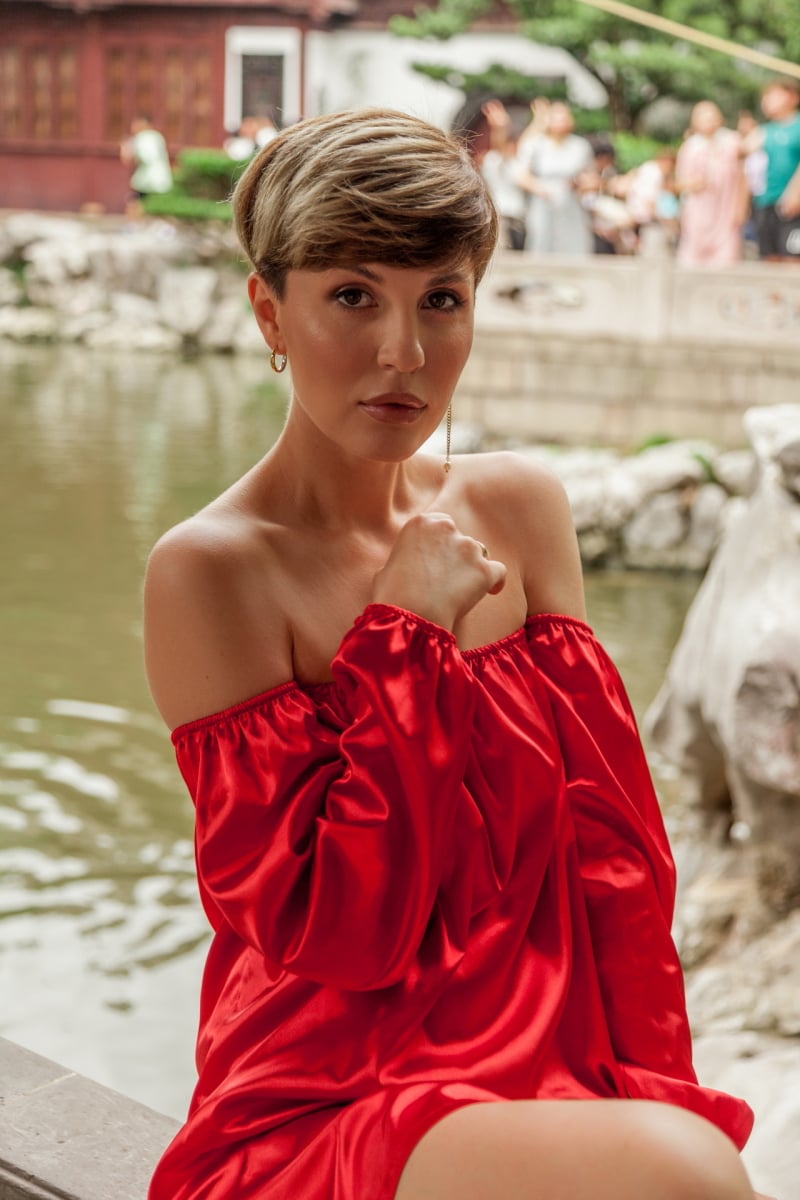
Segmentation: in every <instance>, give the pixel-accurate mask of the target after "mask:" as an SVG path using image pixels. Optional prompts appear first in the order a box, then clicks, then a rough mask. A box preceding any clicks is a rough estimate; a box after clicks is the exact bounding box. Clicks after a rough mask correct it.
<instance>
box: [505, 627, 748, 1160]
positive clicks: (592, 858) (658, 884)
mask: <svg viewBox="0 0 800 1200" xmlns="http://www.w3.org/2000/svg"><path fill="white" fill-rule="evenodd" d="M528 639H529V644H530V647H531V653H532V655H533V659H534V662H535V663H536V665H537V667H538V668H539V669H540V671H541V673H542V678H543V680H544V681H545V684H546V688H547V692H548V695H549V697H550V701H551V704H552V708H553V714H554V719H555V723H556V727H557V729H558V736H559V742H560V745H561V749H562V753H563V759H564V766H565V772H566V781H567V796H568V800H569V806H570V810H571V813H572V817H573V821H574V824H575V831H576V843H577V849H578V862H579V869H580V874H581V880H582V884H583V896H584V901H585V905H586V912H587V917H588V921H589V928H590V933H591V940H592V948H593V953H594V959H595V964H596V967H597V973H598V978H599V981H600V989H601V992H602V995H603V1003H604V1009H605V1018H606V1023H607V1025H608V1030H609V1034H610V1037H611V1042H612V1045H613V1047H614V1052H615V1055H616V1057H617V1059H618V1062H619V1063H620V1066H621V1067H622V1069H623V1073H624V1077H625V1080H626V1091H627V1092H628V1094H629V1095H630V1096H633V1097H636V1098H649V1099H653V1100H663V1101H665V1102H671V1103H674V1104H678V1105H680V1106H681V1107H684V1108H690V1109H693V1110H694V1111H696V1112H699V1113H701V1114H702V1115H704V1116H707V1117H709V1119H711V1120H713V1121H715V1122H716V1123H717V1124H719V1125H720V1126H721V1127H722V1128H723V1129H724V1130H725V1132H726V1133H727V1134H728V1136H729V1137H730V1138H731V1139H732V1140H733V1141H734V1142H735V1143H736V1144H737V1145H738V1146H739V1147H741V1146H743V1145H744V1143H745V1141H746V1140H747V1137H748V1135H749V1133H750V1129H751V1128H752V1124H753V1116H752V1113H751V1112H750V1110H749V1108H748V1107H747V1106H746V1105H743V1104H742V1103H741V1102H740V1101H735V1102H733V1103H726V1102H725V1101H730V1097H720V1096H719V1094H718V1093H714V1092H712V1091H711V1090H710V1089H707V1088H700V1087H699V1086H698V1085H697V1076H696V1075H695V1072H694V1068H693V1066H692V1043H691V1034H690V1029H689V1020H688V1017H687V1014H686V1002H685V996H684V984H683V972H682V969H681V964H680V961H679V958H678V952H677V949H676V947H675V944H674V942H673V940H672V934H671V926H672V918H673V910H674V903H675V867H674V863H673V859H672V853H671V850H670V847H669V842H668V839H667V833H666V829H665V827H664V821H663V818H662V815H661V810H660V807H659V803H658V799H657V797H656V794H655V791H654V788H653V783H652V779H651V776H650V770H649V767H648V764H647V760H646V757H645V753H644V749H643V747H642V743H641V740H640V737H639V732H638V729H637V725H636V718H635V716H634V713H633V710H632V708H631V705H630V701H629V700H628V696H627V694H626V691H625V687H624V685H623V683H622V680H621V679H620V676H619V673H618V671H617V669H616V667H615V666H614V664H613V662H612V661H611V659H610V658H609V656H608V654H607V653H606V652H605V650H604V649H603V647H602V646H601V645H600V643H599V642H598V641H597V640H596V639H595V638H594V636H593V635H592V633H591V631H590V630H589V628H588V626H586V625H583V624H582V623H581V622H576V621H570V620H566V619H562V620H558V619H557V618H551V619H546V620H541V619H539V620H537V619H536V618H533V619H531V620H529V622H528Z"/></svg>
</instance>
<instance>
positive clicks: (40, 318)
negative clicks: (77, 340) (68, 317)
mask: <svg viewBox="0 0 800 1200" xmlns="http://www.w3.org/2000/svg"><path fill="white" fill-rule="evenodd" d="M58 333H59V319H58V315H57V314H56V313H55V312H53V311H52V310H51V309H47V308H0V338H3V337H5V338H10V339H11V340H12V341H14V342H53V341H55V340H56V338H57V336H58Z"/></svg>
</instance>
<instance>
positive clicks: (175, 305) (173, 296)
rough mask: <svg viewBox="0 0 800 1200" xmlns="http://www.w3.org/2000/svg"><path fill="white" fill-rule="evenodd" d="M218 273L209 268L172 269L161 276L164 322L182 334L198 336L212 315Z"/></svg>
mask: <svg viewBox="0 0 800 1200" xmlns="http://www.w3.org/2000/svg"><path fill="white" fill-rule="evenodd" d="M216 287H217V273H216V271H214V270H212V269H211V268H210V267H187V268H184V269H183V270H179V269H176V268H169V269H167V270H165V271H162V273H161V274H160V275H159V278H158V311H159V316H160V319H161V323H162V324H163V325H166V326H167V328H168V329H174V330H176V331H177V332H178V333H180V334H181V335H182V336H183V337H188V338H195V337H197V335H198V334H199V333H200V330H201V329H203V327H204V326H206V325H208V323H209V320H210V318H211V315H212V311H211V306H212V302H213V299H214V293H215V291H216Z"/></svg>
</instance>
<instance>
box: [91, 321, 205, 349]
mask: <svg viewBox="0 0 800 1200" xmlns="http://www.w3.org/2000/svg"><path fill="white" fill-rule="evenodd" d="M84 341H85V342H86V345H87V346H91V347H92V349H94V350H146V351H152V352H156V353H163V354H175V353H176V352H177V351H179V350H180V349H181V346H182V345H183V339H182V338H181V336H180V334H178V333H176V332H175V330H174V329H165V328H164V327H163V325H155V324H147V323H135V322H131V321H130V320H126V319H123V318H120V317H110V318H109V319H108V320H107V321H106V322H105V323H104V324H103V325H101V326H99V327H96V328H92V329H90V330H88V332H87V333H86V335H85V338H84Z"/></svg>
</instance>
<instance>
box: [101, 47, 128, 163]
mask: <svg viewBox="0 0 800 1200" xmlns="http://www.w3.org/2000/svg"><path fill="white" fill-rule="evenodd" d="M125 108H126V106H125V51H124V49H123V47H122V46H110V47H109V48H108V50H107V51H106V137H107V138H108V140H109V141H112V142H119V141H121V140H122V139H123V138H124V137H127V135H128V132H129V126H130V119H129V120H127V121H126V120H125V116H126V112H125Z"/></svg>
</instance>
